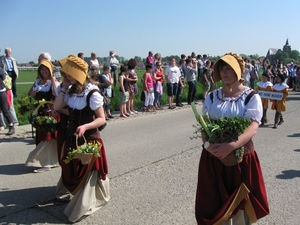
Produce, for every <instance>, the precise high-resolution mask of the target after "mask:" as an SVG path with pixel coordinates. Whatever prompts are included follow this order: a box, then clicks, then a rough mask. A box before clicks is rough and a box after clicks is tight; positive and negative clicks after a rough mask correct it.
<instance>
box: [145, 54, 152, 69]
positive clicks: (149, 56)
mask: <svg viewBox="0 0 300 225" xmlns="http://www.w3.org/2000/svg"><path fill="white" fill-rule="evenodd" d="M153 64H154V57H153V53H152V52H151V51H149V53H148V56H147V58H146V65H150V66H151V67H152V65H153Z"/></svg>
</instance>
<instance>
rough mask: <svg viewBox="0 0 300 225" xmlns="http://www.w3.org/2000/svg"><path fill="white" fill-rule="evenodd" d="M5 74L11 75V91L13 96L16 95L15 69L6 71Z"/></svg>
mask: <svg viewBox="0 0 300 225" xmlns="http://www.w3.org/2000/svg"><path fill="white" fill-rule="evenodd" d="M7 74H8V75H9V76H10V77H11V84H12V86H11V91H12V93H13V95H14V97H17V96H18V95H17V85H16V80H17V74H16V73H15V71H7Z"/></svg>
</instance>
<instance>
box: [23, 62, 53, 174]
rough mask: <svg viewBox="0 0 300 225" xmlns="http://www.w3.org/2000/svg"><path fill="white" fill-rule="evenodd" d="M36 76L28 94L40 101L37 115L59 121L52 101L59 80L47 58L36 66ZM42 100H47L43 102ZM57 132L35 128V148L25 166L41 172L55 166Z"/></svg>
mask: <svg viewBox="0 0 300 225" xmlns="http://www.w3.org/2000/svg"><path fill="white" fill-rule="evenodd" d="M37 73H38V77H37V79H36V81H35V82H34V84H33V85H32V87H31V89H30V90H29V92H28V94H29V95H30V96H31V97H33V98H34V99H36V100H38V101H40V104H42V105H41V107H40V108H39V109H38V113H37V116H51V117H53V116H54V117H55V118H56V119H57V120H58V121H59V114H57V113H56V112H55V111H54V110H53V104H51V103H49V102H51V101H52V102H53V101H54V99H55V96H56V89H57V87H58V86H59V82H58V81H57V80H56V78H55V76H54V75H53V65H52V63H51V62H50V61H49V60H46V59H45V60H43V61H42V62H41V64H40V65H39V67H38V72H37ZM43 101H45V103H46V102H48V103H47V104H43ZM56 138H57V132H51V133H50V132H46V131H43V130H40V129H38V128H37V129H36V133H35V144H36V148H35V149H34V150H33V151H32V152H30V153H29V155H28V158H27V160H26V162H25V165H26V166H33V167H40V168H39V169H35V170H34V171H33V172H35V173H41V172H45V171H49V170H51V168H52V167H57V166H59V165H58V157H57V148H56V146H57V140H56Z"/></svg>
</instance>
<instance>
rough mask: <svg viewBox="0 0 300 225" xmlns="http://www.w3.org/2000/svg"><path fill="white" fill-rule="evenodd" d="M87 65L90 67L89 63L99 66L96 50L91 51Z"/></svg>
mask: <svg viewBox="0 0 300 225" xmlns="http://www.w3.org/2000/svg"><path fill="white" fill-rule="evenodd" d="M88 65H89V67H91V65H96V66H98V67H99V68H100V64H99V61H98V58H97V53H96V52H91V58H90V61H89V62H88ZM99 74H100V69H99Z"/></svg>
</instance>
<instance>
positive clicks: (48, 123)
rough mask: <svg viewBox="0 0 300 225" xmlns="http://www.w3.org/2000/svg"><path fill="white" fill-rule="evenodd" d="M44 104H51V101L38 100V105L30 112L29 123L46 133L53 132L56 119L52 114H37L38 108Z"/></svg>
mask: <svg viewBox="0 0 300 225" xmlns="http://www.w3.org/2000/svg"><path fill="white" fill-rule="evenodd" d="M45 104H53V102H51V101H45V100H44V99H43V100H41V101H39V105H38V107H36V109H35V110H34V111H33V112H32V117H31V119H30V123H31V124H32V126H33V127H34V128H36V129H37V130H40V131H44V132H47V133H54V132H55V131H56V128H57V120H56V119H55V118H54V117H52V116H46V115H45V116H42V115H38V112H39V109H40V108H41V107H42V106H43V105H45ZM49 111H51V110H49Z"/></svg>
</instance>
